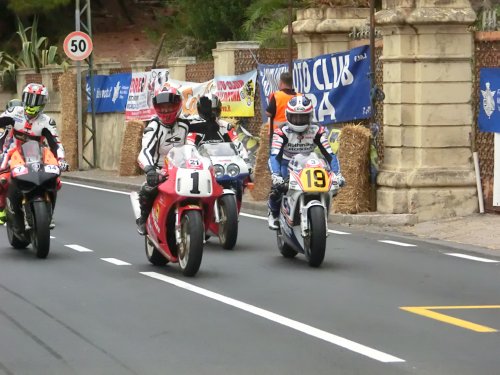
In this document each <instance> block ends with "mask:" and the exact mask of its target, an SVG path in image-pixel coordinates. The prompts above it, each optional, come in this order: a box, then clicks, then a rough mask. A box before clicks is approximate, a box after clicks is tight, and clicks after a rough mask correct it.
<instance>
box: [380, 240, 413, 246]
mask: <svg viewBox="0 0 500 375" xmlns="http://www.w3.org/2000/svg"><path fill="white" fill-rule="evenodd" d="M378 242H383V243H388V244H390V245H396V246H405V247H416V246H417V245H413V244H411V243H405V242H398V241H390V240H378Z"/></svg>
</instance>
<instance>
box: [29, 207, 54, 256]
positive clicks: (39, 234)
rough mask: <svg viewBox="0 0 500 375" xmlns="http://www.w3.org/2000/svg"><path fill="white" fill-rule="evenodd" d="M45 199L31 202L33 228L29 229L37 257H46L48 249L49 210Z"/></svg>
mask: <svg viewBox="0 0 500 375" xmlns="http://www.w3.org/2000/svg"><path fill="white" fill-rule="evenodd" d="M49 205H50V203H47V202H45V201H35V202H33V206H32V210H33V212H32V213H33V228H31V229H30V234H31V245H32V246H33V249H34V250H35V254H36V256H37V258H41V259H44V258H47V255H49V250H50V212H49Z"/></svg>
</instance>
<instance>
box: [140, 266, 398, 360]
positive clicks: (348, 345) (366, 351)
mask: <svg viewBox="0 0 500 375" xmlns="http://www.w3.org/2000/svg"><path fill="white" fill-rule="evenodd" d="M140 273H141V274H142V275H145V276H148V277H151V278H153V279H157V280H161V281H164V282H166V283H169V284H171V285H175V286H177V287H179V288H182V289H186V290H189V291H191V292H194V293H197V294H200V295H202V296H205V297H208V298H211V299H213V300H216V301H219V302H222V303H225V304H226V305H230V306H233V307H236V308H238V309H240V310H243V311H246V312H249V313H250V314H254V315H257V316H260V317H262V318H265V319H268V320H270V321H273V322H276V323H278V324H281V325H284V326H286V327H289V328H292V329H294V330H296V331H299V332H302V333H305V334H307V335H309V336H313V337H316V338H318V339H320V340H324V341H327V342H329V343H332V344H334V345H338V346H341V347H343V348H345V349H348V350H351V351H353V352H356V353H358V354H361V355H364V356H366V357H369V358H372V359H375V360H377V361H380V362H384V363H388V362H405V360H404V359H401V358H397V357H394V356H392V355H390V354H387V353H384V352H381V351H378V350H376V349H372V348H370V347H368V346H365V345H361V344H358V343H356V342H354V341H351V340H348V339H345V338H343V337H340V336H337V335H334V334H332V333H329V332H326V331H322V330H320V329H318V328H315V327H312V326H310V325H307V324H304V323H300V322H298V321H296V320H292V319H289V318H286V317H284V316H282V315H278V314H275V313H273V312H271V311H268V310H264V309H261V308H259V307H256V306H253V305H250V304H248V303H245V302H242V301H238V300H236V299H233V298H230V297H226V296H223V295H222V294H218V293H215V292H212V291H210V290H207V289H203V288H200V287H198V286H196V285H192V284H189V283H186V282H184V281H181V280H177V279H174V278H173V277H169V276H165V275H162V274H159V273H157V272H140Z"/></svg>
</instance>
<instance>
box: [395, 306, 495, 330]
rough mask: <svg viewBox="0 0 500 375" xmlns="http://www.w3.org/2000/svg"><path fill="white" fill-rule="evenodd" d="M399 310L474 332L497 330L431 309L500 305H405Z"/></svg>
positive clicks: (490, 307) (481, 307)
mask: <svg viewBox="0 0 500 375" xmlns="http://www.w3.org/2000/svg"><path fill="white" fill-rule="evenodd" d="M400 309H401V310H404V311H408V312H411V313H414V314H418V315H422V316H425V317H427V318H431V319H435V320H439V321H441V322H444V323H448V324H453V325H455V326H458V327H462V328H465V329H470V330H472V331H475V332H498V331H497V330H496V329H494V328H490V327H486V326H482V325H479V324H475V323H472V322H469V321H467V320H463V319H458V318H454V317H452V316H449V315H445V314H441V313H438V312H435V311H432V310H464V309H469V310H470V309H500V305H485V306H413V307H411V306H407V307H400Z"/></svg>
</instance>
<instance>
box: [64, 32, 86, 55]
mask: <svg viewBox="0 0 500 375" xmlns="http://www.w3.org/2000/svg"><path fill="white" fill-rule="evenodd" d="M92 49H93V44H92V39H90V36H88V35H87V34H85V33H84V32H82V31H74V32H72V33H70V34H69V35H68V36H67V37H66V38H65V39H64V52H65V53H66V55H67V56H68V57H69V58H70V59H71V60H77V61H78V60H84V59H86V58H87V57H89V56H90V54H91V53H92Z"/></svg>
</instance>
